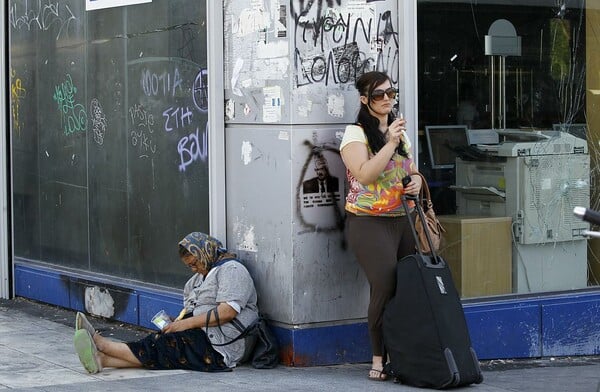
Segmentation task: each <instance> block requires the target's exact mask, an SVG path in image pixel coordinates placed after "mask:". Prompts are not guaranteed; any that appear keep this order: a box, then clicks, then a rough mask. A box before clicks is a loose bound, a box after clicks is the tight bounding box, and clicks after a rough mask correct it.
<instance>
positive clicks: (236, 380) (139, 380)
mask: <svg viewBox="0 0 600 392" xmlns="http://www.w3.org/2000/svg"><path fill="white" fill-rule="evenodd" d="M74 320H75V313H74V312H72V311H70V310H66V309H62V308H57V307H54V306H50V305H44V304H40V303H37V302H32V301H28V300H25V299H22V298H17V299H13V300H0V389H10V390H12V391H82V390H85V391H117V392H118V391H140V390H147V391H151V390H152V391H167V390H177V391H178V392H186V391H190V392H191V391H194V392H198V391H202V392H211V391H283V390H285V391H287V392H290V391H344V392H350V391H360V392H365V391H422V390H423V389H418V388H411V387H407V386H404V385H399V384H394V383H392V382H391V381H386V382H374V381H370V380H368V379H367V378H366V375H367V372H368V369H369V365H368V364H349V365H339V366H321V367H312V368H290V367H284V366H280V367H278V368H276V369H272V370H256V369H253V368H252V367H249V366H241V367H239V368H236V369H234V371H233V372H231V373H215V374H211V373H201V372H191V371H149V370H140V369H107V370H104V371H103V372H102V373H99V374H96V375H88V374H87V373H86V372H85V370H84V369H83V367H82V366H81V364H80V363H79V360H78V358H77V355H76V354H75V350H74V348H73V344H72V338H73V324H74ZM90 321H92V323H93V324H94V325H95V327H96V328H97V329H99V330H100V331H101V333H102V334H103V335H104V336H108V337H112V338H114V339H117V340H123V341H126V340H132V339H136V338H139V337H142V336H144V335H145V334H146V333H147V332H148V331H147V330H144V329H140V328H136V327H133V326H130V325H124V324H120V323H118V322H112V321H106V320H100V319H97V318H90ZM482 368H483V369H484V381H483V383H482V384H480V385H474V386H470V387H465V388H459V389H455V390H456V391H467V390H469V391H474V392H484V391H486V392H487V391H489V392H502V391H527V392H536V391H540V392H542V391H543V392H553V391H557V392H558V391H560V392H565V391H569V392H600V389H599V382H600V357H570V358H557V359H538V360H520V361H516V360H510V361H483V362H482Z"/></svg>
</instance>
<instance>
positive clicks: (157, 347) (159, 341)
mask: <svg viewBox="0 0 600 392" xmlns="http://www.w3.org/2000/svg"><path fill="white" fill-rule="evenodd" d="M126 344H127V346H129V349H130V350H131V352H132V353H133V355H135V356H136V358H137V359H138V360H139V361H140V362H141V363H142V366H143V367H144V368H146V369H152V370H166V369H185V370H199V371H202V372H222V371H230V370H231V369H229V368H228V367H227V366H226V365H225V362H224V361H223V356H222V355H221V354H220V353H218V352H217V351H216V350H215V349H214V348H213V347H212V346H211V344H210V342H209V340H208V338H207V337H206V333H204V331H203V330H201V329H199V328H195V329H188V330H186V331H181V332H174V333H166V334H163V333H152V334H150V335H148V336H146V337H145V338H143V339H140V340H138V341H135V342H128V343H126Z"/></svg>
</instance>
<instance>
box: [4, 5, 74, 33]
mask: <svg viewBox="0 0 600 392" xmlns="http://www.w3.org/2000/svg"><path fill="white" fill-rule="evenodd" d="M17 3H19V2H12V4H11V5H10V9H9V11H8V21H9V23H10V26H11V27H12V28H13V29H15V30H21V29H27V30H31V29H39V30H41V31H47V30H50V29H51V28H52V27H55V28H57V29H58V32H57V33H56V40H57V41H58V40H59V39H60V37H61V36H62V35H65V36H68V32H69V27H70V25H71V24H72V23H76V22H77V18H76V17H75V15H74V14H73V11H71V9H70V8H69V6H68V5H64V6H63V7H62V8H61V5H60V4H58V1H54V2H52V1H50V0H45V1H42V0H38V1H25V2H24V4H23V2H20V3H21V4H17Z"/></svg>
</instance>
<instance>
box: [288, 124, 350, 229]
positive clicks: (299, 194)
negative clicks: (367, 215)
mask: <svg viewBox="0 0 600 392" xmlns="http://www.w3.org/2000/svg"><path fill="white" fill-rule="evenodd" d="M303 144H304V146H306V147H307V150H308V155H307V157H306V159H305V161H304V164H303V165H302V168H301V170H300V175H299V181H298V184H297V186H296V213H297V215H298V217H299V220H300V224H301V225H302V226H303V228H304V229H303V230H302V231H301V232H300V234H302V233H308V232H342V231H343V229H344V214H343V208H344V200H345V189H344V188H345V187H344V184H345V182H344V178H345V177H344V170H343V165H342V164H341V158H340V153H339V150H338V146H337V143H335V142H329V141H325V142H323V141H319V140H318V135H317V133H316V132H315V133H314V134H313V138H312V140H305V141H304V143H303Z"/></svg>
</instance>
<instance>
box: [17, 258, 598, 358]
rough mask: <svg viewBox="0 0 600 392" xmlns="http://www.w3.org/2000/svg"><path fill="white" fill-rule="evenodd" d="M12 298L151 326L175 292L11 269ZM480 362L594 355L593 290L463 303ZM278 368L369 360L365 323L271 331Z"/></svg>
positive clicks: (175, 305)
mask: <svg viewBox="0 0 600 392" xmlns="http://www.w3.org/2000/svg"><path fill="white" fill-rule="evenodd" d="M14 282H15V293H16V295H17V296H22V297H26V298H30V299H34V300H38V301H41V302H45V303H49V304H53V305H58V306H62V307H65V308H69V309H74V310H80V311H85V309H84V308H85V306H84V304H85V290H86V288H89V287H97V288H98V289H100V290H106V291H107V292H108V293H109V294H110V296H111V297H112V298H113V300H114V308H115V312H114V316H113V318H114V319H115V320H119V321H123V322H127V323H130V324H134V325H140V326H143V327H146V328H155V327H154V325H153V324H152V323H151V322H150V319H151V318H152V316H153V315H154V314H155V313H156V312H158V311H159V310H161V309H165V310H166V311H167V313H169V314H172V315H176V314H178V313H179V311H180V309H181V294H179V293H177V292H175V291H173V292H166V291H159V290H152V289H148V288H144V287H138V286H133V285H131V286H128V285H127V284H120V285H118V286H117V285H115V284H114V283H111V282H109V281H107V280H102V279H99V278H97V277H89V276H82V275H79V274H74V273H65V272H64V271H58V270H54V269H51V268H47V267H41V266H38V265H29V264H27V265H25V264H18V265H16V266H15V279H14ZM464 309H465V316H466V319H467V324H468V327H469V331H470V334H471V340H472V343H473V347H474V348H475V351H476V352H477V355H478V357H479V359H500V358H534V357H545V356H571V355H597V354H600V330H599V329H598V328H597V326H598V325H600V290H593V291H592V290H590V291H586V292H573V293H567V294H560V295H559V294H554V295H539V296H535V297H529V298H513V299H504V300H493V301H491V300H490V301H485V302H484V301H481V302H472V303H468V304H465V305H464ZM273 331H274V333H275V335H276V336H277V338H278V340H279V342H280V345H281V360H282V363H283V364H285V365H289V366H314V365H332V364H342V363H357V362H369V361H370V360H371V351H370V349H369V339H368V334H367V326H366V323H355V324H347V325H334V326H328V327H315V328H282V327H274V328H273Z"/></svg>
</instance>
